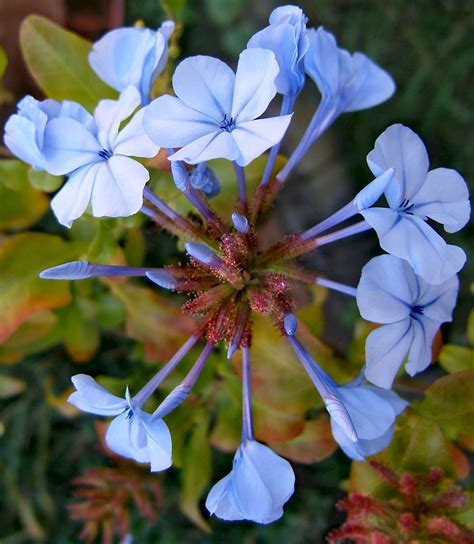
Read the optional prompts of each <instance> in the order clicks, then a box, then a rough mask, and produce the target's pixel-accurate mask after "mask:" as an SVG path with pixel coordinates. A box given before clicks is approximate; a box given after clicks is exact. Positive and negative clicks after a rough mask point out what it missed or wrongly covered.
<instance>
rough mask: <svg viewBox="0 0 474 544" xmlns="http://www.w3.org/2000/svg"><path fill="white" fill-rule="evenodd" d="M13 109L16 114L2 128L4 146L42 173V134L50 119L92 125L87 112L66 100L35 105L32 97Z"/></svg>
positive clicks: (36, 103) (26, 97)
mask: <svg viewBox="0 0 474 544" xmlns="http://www.w3.org/2000/svg"><path fill="white" fill-rule="evenodd" d="M17 107H18V113H16V114H14V115H11V116H10V117H9V119H8V121H7V122H6V124H5V136H4V141H5V145H6V146H7V147H8V149H10V151H11V152H12V153H13V154H14V155H16V156H17V157H18V158H20V159H21V160H22V161H24V162H26V163H28V164H30V165H31V166H32V167H33V168H35V169H36V170H45V169H46V159H45V156H44V152H43V147H44V134H45V130H46V126H47V124H48V122H49V121H50V120H51V119H55V118H57V117H67V118H70V119H74V120H75V121H77V122H78V123H81V124H82V125H84V126H86V127H87V128H91V127H92V126H93V125H94V120H93V118H92V115H91V114H90V113H89V112H88V111H87V110H85V109H84V108H83V107H82V106H81V105H80V104H76V103H75V102H70V101H68V100H65V101H64V102H63V103H62V104H60V103H59V102H56V100H51V99H48V100H43V101H42V102H39V101H38V100H35V99H34V98H33V97H32V96H25V97H24V98H23V99H22V100H20V102H18V106H17Z"/></svg>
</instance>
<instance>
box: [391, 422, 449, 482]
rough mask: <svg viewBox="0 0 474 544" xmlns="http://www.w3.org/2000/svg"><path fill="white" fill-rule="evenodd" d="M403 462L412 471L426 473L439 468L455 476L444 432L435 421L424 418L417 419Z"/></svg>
mask: <svg viewBox="0 0 474 544" xmlns="http://www.w3.org/2000/svg"><path fill="white" fill-rule="evenodd" d="M401 462H402V466H403V468H405V469H406V470H410V471H415V472H426V471H427V470H429V469H430V468H432V467H438V468H441V469H442V470H444V471H445V472H446V474H448V475H454V467H453V464H452V460H451V456H450V455H449V443H448V442H447V440H446V438H445V437H444V434H443V431H442V430H441V428H440V426H439V425H438V424H437V423H436V422H435V421H431V420H429V419H427V418H424V417H419V418H417V420H416V422H415V425H414V427H413V429H412V432H411V437H410V440H409V442H408V445H407V447H406V450H405V453H404V455H403V457H402V460H401Z"/></svg>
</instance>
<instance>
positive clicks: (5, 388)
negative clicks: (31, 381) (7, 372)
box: [0, 376, 26, 399]
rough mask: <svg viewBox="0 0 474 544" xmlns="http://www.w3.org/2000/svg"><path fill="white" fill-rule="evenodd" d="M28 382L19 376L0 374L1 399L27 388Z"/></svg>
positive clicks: (17, 393)
mask: <svg viewBox="0 0 474 544" xmlns="http://www.w3.org/2000/svg"><path fill="white" fill-rule="evenodd" d="M25 387H26V384H25V382H23V381H22V380H19V379H18V378H13V377H11V376H0V399H8V398H9V397H14V396H15V395H19V394H20V393H21V392H22V391H24V390H25Z"/></svg>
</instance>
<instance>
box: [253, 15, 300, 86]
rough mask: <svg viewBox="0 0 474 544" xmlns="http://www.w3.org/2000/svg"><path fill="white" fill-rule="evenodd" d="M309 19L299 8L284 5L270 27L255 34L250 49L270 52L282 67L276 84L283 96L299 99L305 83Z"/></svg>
mask: <svg viewBox="0 0 474 544" xmlns="http://www.w3.org/2000/svg"><path fill="white" fill-rule="evenodd" d="M306 21H307V17H306V16H305V15H304V13H303V11H302V10H301V9H300V8H298V7H296V6H281V7H278V8H276V9H274V10H273V11H272V13H271V15H270V20H269V22H270V25H269V26H267V27H266V28H264V29H263V30H260V31H259V32H257V33H256V34H254V35H253V36H252V37H251V38H250V40H249V42H248V44H247V47H261V48H262V49H270V50H271V51H273V53H274V54H275V58H276V61H277V62H278V66H279V67H280V73H279V74H278V76H277V78H276V80H275V85H276V88H277V92H279V93H280V94H283V95H289V96H297V95H298V94H299V93H300V92H301V90H302V89H303V86H304V82H305V73H304V63H303V57H304V55H305V53H306V51H307V49H308V46H309V41H308V38H307V36H306Z"/></svg>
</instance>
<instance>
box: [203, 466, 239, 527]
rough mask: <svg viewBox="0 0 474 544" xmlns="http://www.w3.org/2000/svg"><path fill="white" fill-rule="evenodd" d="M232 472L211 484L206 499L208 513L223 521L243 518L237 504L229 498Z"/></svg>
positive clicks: (230, 495)
mask: <svg viewBox="0 0 474 544" xmlns="http://www.w3.org/2000/svg"><path fill="white" fill-rule="evenodd" d="M232 476H233V475H232V472H231V473H230V474H228V475H227V476H225V477H224V478H222V480H220V481H218V482H217V483H216V484H215V485H214V486H212V489H211V491H210V492H209V495H208V496H207V499H206V508H207V509H208V511H209V513H210V514H211V515H212V514H214V515H216V516H217V517H218V518H220V519H223V520H225V521H237V520H241V519H245V518H244V516H243V515H242V513H241V512H240V510H239V508H238V506H237V505H236V504H235V503H234V502H233V501H232V500H231V497H232V492H231V485H232Z"/></svg>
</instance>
